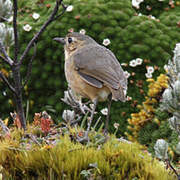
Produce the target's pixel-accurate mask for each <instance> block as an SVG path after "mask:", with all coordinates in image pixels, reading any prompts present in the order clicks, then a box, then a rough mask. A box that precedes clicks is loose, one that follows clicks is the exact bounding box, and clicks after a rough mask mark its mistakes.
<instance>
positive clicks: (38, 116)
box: [33, 112, 42, 126]
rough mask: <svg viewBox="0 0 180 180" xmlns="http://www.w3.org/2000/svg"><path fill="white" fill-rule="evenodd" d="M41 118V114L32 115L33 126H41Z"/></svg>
mask: <svg viewBox="0 0 180 180" xmlns="http://www.w3.org/2000/svg"><path fill="white" fill-rule="evenodd" d="M41 116H42V114H41V112H40V113H35V114H34V118H33V119H34V125H35V126H39V125H40V124H41Z"/></svg>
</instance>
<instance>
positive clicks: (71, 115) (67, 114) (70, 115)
mask: <svg viewBox="0 0 180 180" xmlns="http://www.w3.org/2000/svg"><path fill="white" fill-rule="evenodd" d="M62 118H63V119H64V120H65V121H66V122H72V121H73V120H74V119H75V112H74V111H71V110H64V111H63V114H62Z"/></svg>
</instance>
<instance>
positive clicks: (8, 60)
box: [0, 40, 14, 66]
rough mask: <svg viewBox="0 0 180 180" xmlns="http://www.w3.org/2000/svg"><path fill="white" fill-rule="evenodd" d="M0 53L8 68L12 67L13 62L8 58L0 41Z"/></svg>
mask: <svg viewBox="0 0 180 180" xmlns="http://www.w3.org/2000/svg"><path fill="white" fill-rule="evenodd" d="M0 52H1V53H2V54H3V55H4V58H3V60H4V61H5V62H6V63H8V64H9V65H10V66H12V65H13V64H14V62H13V60H12V59H11V58H10V57H9V56H8V54H7V52H6V50H5V47H4V45H3V43H2V41H1V40H0Z"/></svg>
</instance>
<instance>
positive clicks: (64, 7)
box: [53, 2, 67, 21]
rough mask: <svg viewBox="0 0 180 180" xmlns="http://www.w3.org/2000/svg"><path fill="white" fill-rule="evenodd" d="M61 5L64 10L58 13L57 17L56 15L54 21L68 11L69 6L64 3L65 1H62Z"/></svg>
mask: <svg viewBox="0 0 180 180" xmlns="http://www.w3.org/2000/svg"><path fill="white" fill-rule="evenodd" d="M61 5H62V7H63V11H62V12H61V13H60V14H58V15H57V16H56V17H54V19H53V21H55V20H56V19H58V18H59V17H60V16H62V15H63V14H64V12H65V11H66V9H67V7H66V6H65V5H64V3H63V2H61Z"/></svg>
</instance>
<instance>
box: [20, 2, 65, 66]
mask: <svg viewBox="0 0 180 180" xmlns="http://www.w3.org/2000/svg"><path fill="white" fill-rule="evenodd" d="M62 1H63V0H56V5H55V7H54V10H53V12H52V13H51V15H50V17H49V18H48V20H47V21H46V22H45V23H44V24H43V25H42V27H41V29H40V30H39V32H37V33H36V35H35V36H34V37H33V38H32V39H31V41H30V42H29V44H28V45H27V47H26V49H25V50H24V52H23V54H22V55H21V57H20V61H19V64H22V61H23V60H24V58H25V57H26V56H27V54H28V52H29V50H30V49H31V47H32V46H33V44H34V43H35V42H36V41H37V40H38V38H39V37H40V35H41V34H42V33H43V32H44V30H45V29H46V27H47V26H48V25H49V24H50V23H51V22H52V21H54V20H56V19H57V17H58V18H59V17H60V16H62V15H63V14H64V12H65V6H64V5H62ZM60 5H62V7H63V11H62V13H61V14H59V15H57V16H56V14H57V12H58V9H59V6H60Z"/></svg>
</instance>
